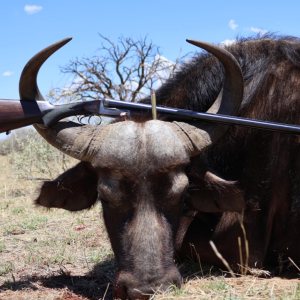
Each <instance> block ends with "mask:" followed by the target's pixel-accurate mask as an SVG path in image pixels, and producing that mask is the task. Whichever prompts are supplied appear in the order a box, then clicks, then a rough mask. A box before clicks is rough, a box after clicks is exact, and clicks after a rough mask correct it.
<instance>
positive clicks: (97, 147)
mask: <svg viewBox="0 0 300 300" xmlns="http://www.w3.org/2000/svg"><path fill="white" fill-rule="evenodd" d="M66 42H68V39H66V40H63V41H60V42H58V43H56V44H53V45H51V46H50V47H48V48H46V49H44V50H42V51H41V52H39V53H38V54H37V55H35V56H34V57H33V58H32V59H31V60H30V61H29V62H28V63H27V65H26V66H25V68H24V70H23V73H22V75H21V79H20V97H21V99H22V100H32V101H34V100H37V99H38V100H42V99H43V97H42V95H41V94H40V92H39V89H38V86H37V83H36V78H37V74H38V71H39V68H40V67H41V65H42V64H43V63H44V61H45V60H46V59H47V58H48V57H49V56H50V55H51V54H52V53H54V52H55V51H56V50H57V49H59V48H60V47H61V46H63V45H64V44H65V43H66ZM190 42H192V43H193V44H195V45H198V46H200V47H202V48H204V49H206V50H207V51H209V52H211V53H212V54H214V55H215V56H216V57H217V58H218V59H219V60H220V61H221V62H222V64H223V66H224V68H225V81H224V85H223V89H222V90H221V92H220V94H219V96H218V97H217V99H216V100H215V102H214V104H213V105H212V107H211V108H210V109H209V111H208V112H210V113H220V114H226V115H230V114H235V113H236V112H237V110H238V108H239V106H240V103H241V100H242V95H243V77H242V72H241V70H240V67H239V65H238V63H237V62H236V60H235V59H234V57H233V56H232V55H231V54H230V53H229V52H227V51H226V50H224V49H222V48H220V47H217V46H215V45H211V44H208V43H204V42H198V41H190ZM34 126H35V129H36V130H37V131H38V132H39V133H40V134H41V135H42V136H43V137H44V138H45V139H46V140H47V141H48V142H49V143H50V144H52V145H53V146H54V147H56V148H58V149H59V150H60V151H62V152H64V153H66V154H68V155H70V156H72V157H74V158H77V159H79V160H80V161H81V162H80V163H79V164H78V165H77V166H75V167H74V168H73V169H71V170H69V171H67V172H65V173H64V174H62V175H61V176H59V177H58V178H57V179H56V180H54V181H52V182H45V183H44V185H43V187H42V189H41V193H40V196H39V198H38V199H37V200H36V202H37V203H38V204H40V205H42V206H45V207H58V208H64V209H67V210H71V211H75V210H81V209H85V208H88V207H90V206H91V205H93V204H94V203H95V201H96V200H97V199H98V197H99V199H100V200H101V202H102V205H103V215H104V220H105V224H106V228H107V230H108V234H109V237H110V240H111V244H112V247H113V251H114V253H115V257H116V261H117V265H118V274H117V278H116V286H115V292H116V296H117V297H121V298H122V297H126V296H127V295H128V296H129V297H130V298H132V299H141V298H143V297H144V296H143V294H151V293H153V291H155V290H156V289H158V288H159V289H161V290H164V289H166V288H167V287H168V286H169V285H170V284H175V285H177V286H180V284H181V277H180V274H179V272H178V270H177V268H176V266H175V264H174V251H175V250H174V248H175V244H178V239H179V240H180V239H181V240H182V235H184V232H185V230H186V228H185V227H186V226H187V225H185V226H183V225H182V224H181V222H180V220H181V212H182V210H183V206H184V205H188V206H189V208H190V209H191V210H194V211H197V210H201V209H203V210H204V211H205V210H206V211H207V210H212V211H213V212H215V211H222V210H223V209H226V210H232V211H240V210H242V209H243V208H244V205H245V204H244V202H243V199H242V197H241V196H240V195H239V194H237V195H235V196H233V197H227V198H226V197H225V198H226V201H225V202H226V203H222V200H220V199H219V198H218V196H215V197H214V199H215V202H214V203H208V202H207V201H206V200H205V197H204V198H203V203H202V204H201V199H198V198H197V196H193V193H191V194H190V196H189V199H188V200H186V201H185V195H186V192H187V189H188V186H189V178H188V174H187V170H188V169H189V170H190V169H191V158H192V157H195V156H197V155H199V154H200V153H202V152H203V151H205V150H206V149H207V148H208V147H210V146H211V145H212V144H213V143H215V142H216V141H217V140H218V139H219V138H220V137H221V136H222V135H223V134H224V133H225V132H226V130H227V126H224V125H222V126H220V125H217V124H208V123H200V122H193V123H190V124H188V123H182V122H165V121H160V120H148V121H144V122H135V121H133V120H127V121H120V122H116V123H113V124H110V125H106V126H91V125H84V126H82V125H79V124H77V123H74V122H70V121H68V120H63V121H60V122H59V123H57V124H56V125H55V126H53V127H52V128H45V127H41V126H40V125H34ZM199 174H200V175H199ZM199 174H198V173H197V176H198V177H199V178H198V179H196V180H200V181H201V180H202V181H205V178H206V179H207V178H208V177H210V178H211V182H217V183H220V182H221V183H222V182H223V183H225V184H229V185H230V183H228V182H225V181H223V180H222V179H221V178H219V177H218V176H217V175H215V174H211V173H210V172H209V171H208V170H205V168H204V169H202V170H201V171H200V173H199ZM201 174H202V175H203V176H202V175H201ZM61 185H63V186H64V187H65V188H64V189H61V188H60V186H61ZM204 189H205V188H204ZM204 193H206V194H207V193H214V191H213V189H208V190H206V191H204ZM208 198H209V197H208ZM205 201H206V202H205ZM218 201H219V202H218ZM184 202H185V203H184ZM224 207H226V208H224ZM179 233H180V234H179Z"/></svg>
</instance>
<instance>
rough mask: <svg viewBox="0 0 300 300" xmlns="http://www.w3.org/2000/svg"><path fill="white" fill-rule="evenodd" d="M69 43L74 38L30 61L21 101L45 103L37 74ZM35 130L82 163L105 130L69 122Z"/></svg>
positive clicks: (20, 84)
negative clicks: (95, 139)
mask: <svg viewBox="0 0 300 300" xmlns="http://www.w3.org/2000/svg"><path fill="white" fill-rule="evenodd" d="M70 40H71V38H66V39H63V40H61V41H59V42H57V43H55V44H52V45H51V46H49V47H47V48H45V49H43V50H42V51H40V52H39V53H37V54H36V55H35V56H33V57H32V58H31V59H30V60H29V61H28V63H27V64H26V66H25V67H24V69H23V71H22V74H21V77H20V82H19V94H20V99H21V100H28V101H36V100H45V99H44V97H43V96H42V94H41V93H40V91H39V88H38V85H37V75H38V72H39V70H40V68H41V66H42V65H43V63H44V62H45V61H46V60H47V59H48V58H49V57H50V56H51V55H52V54H53V53H54V52H56V51H57V50H58V49H60V48H61V47H62V46H64V45H65V44H66V43H68V42H69V41H70ZM33 126H34V128H35V129H36V130H37V132H38V133H39V134H40V135H41V136H42V137H43V138H44V139H45V140H46V141H47V142H48V143H50V144H51V145H52V146H54V147H56V148H57V149H59V150H60V151H62V152H64V153H66V154H68V155H70V156H72V157H74V158H77V159H79V160H83V161H88V160H89V154H88V145H89V144H90V143H91V140H92V139H93V137H94V136H95V134H99V131H101V129H102V126H88V125H86V126H82V125H80V124H77V123H74V122H70V121H68V120H63V121H60V122H58V123H57V124H56V125H55V126H53V127H52V128H51V129H50V128H48V127H45V126H42V125H38V124H34V125H33Z"/></svg>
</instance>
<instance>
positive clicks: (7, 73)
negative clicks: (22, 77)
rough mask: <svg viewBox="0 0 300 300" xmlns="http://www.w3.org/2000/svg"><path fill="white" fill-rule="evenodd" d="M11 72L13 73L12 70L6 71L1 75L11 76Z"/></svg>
mask: <svg viewBox="0 0 300 300" xmlns="http://www.w3.org/2000/svg"><path fill="white" fill-rule="evenodd" d="M12 74H14V72H11V71H6V72H4V73H3V76H11V75H12Z"/></svg>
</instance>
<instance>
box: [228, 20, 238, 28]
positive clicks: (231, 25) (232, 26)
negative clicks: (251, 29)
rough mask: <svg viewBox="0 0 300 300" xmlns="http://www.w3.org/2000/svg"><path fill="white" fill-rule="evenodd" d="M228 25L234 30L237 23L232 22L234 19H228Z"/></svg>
mask: <svg viewBox="0 0 300 300" xmlns="http://www.w3.org/2000/svg"><path fill="white" fill-rule="evenodd" d="M228 26H229V27H230V28H231V29H232V30H235V29H236V28H237V27H238V26H239V25H238V24H236V23H235V22H234V20H230V21H229V23H228Z"/></svg>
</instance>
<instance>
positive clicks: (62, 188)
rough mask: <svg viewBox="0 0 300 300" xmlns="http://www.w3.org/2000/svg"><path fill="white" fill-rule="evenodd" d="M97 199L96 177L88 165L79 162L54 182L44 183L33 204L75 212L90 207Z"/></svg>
mask: <svg viewBox="0 0 300 300" xmlns="http://www.w3.org/2000/svg"><path fill="white" fill-rule="evenodd" d="M97 197H98V192H97V177H96V175H95V174H94V172H93V170H92V168H91V166H90V164H89V163H86V162H80V163H79V164H78V165H76V166H75V167H73V168H72V169H70V170H68V171H66V172H64V173H63V174H61V175H60V176H59V177H57V178H56V179H55V180H53V181H45V182H44V183H43V185H42V188H41V191H40V195H39V197H38V198H37V199H36V200H35V203H36V204H37V205H41V206H45V207H47V208H51V207H57V208H64V209H66V210H69V211H77V210H82V209H85V208H89V207H91V206H92V205H93V204H94V203H95V202H96V200H97Z"/></svg>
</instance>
